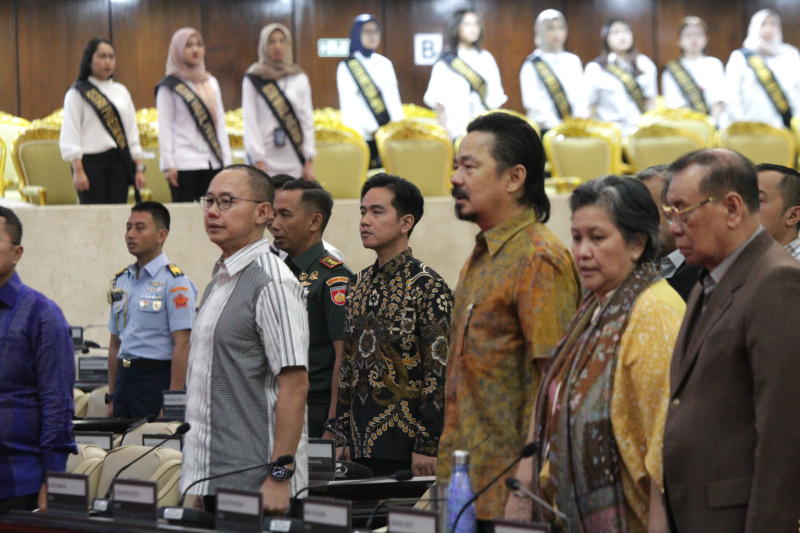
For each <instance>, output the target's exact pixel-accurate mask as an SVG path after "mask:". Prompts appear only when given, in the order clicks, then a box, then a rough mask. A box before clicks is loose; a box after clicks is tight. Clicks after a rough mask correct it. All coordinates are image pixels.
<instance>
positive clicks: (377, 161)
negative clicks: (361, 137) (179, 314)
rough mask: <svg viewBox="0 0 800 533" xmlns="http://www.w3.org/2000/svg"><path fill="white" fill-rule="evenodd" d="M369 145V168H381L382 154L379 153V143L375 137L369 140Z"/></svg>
mask: <svg viewBox="0 0 800 533" xmlns="http://www.w3.org/2000/svg"><path fill="white" fill-rule="evenodd" d="M367 146H368V147H369V168H381V167H382V166H383V162H382V161H381V154H380V153H378V143H377V142H376V141H375V140H374V139H373V140H371V141H367Z"/></svg>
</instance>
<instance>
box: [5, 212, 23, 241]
mask: <svg viewBox="0 0 800 533" xmlns="http://www.w3.org/2000/svg"><path fill="white" fill-rule="evenodd" d="M0 217H3V218H4V219H5V220H6V223H5V228H6V233H8V236H9V237H10V238H11V244H16V245H20V244H22V222H20V221H19V217H18V216H17V214H16V213H15V212H14V211H12V210H11V209H9V208H7V207H3V206H2V205H0Z"/></svg>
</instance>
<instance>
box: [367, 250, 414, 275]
mask: <svg viewBox="0 0 800 533" xmlns="http://www.w3.org/2000/svg"><path fill="white" fill-rule="evenodd" d="M413 258H414V254H413V253H412V252H411V248H406V249H405V250H404V251H402V252H400V253H399V254H397V255H396V256H394V257H393V258H392V259H390V260H389V261H387V262H386V264H385V265H383V266H382V267H380V266H378V260H377V259H376V260H375V263H373V267H372V268H373V270H374V271H375V272H389V273H390V274H394V273H395V272H397V271H398V270H400V268H402V266H403V265H405V264H406V263H408V262H409V261H410V260H411V259H413Z"/></svg>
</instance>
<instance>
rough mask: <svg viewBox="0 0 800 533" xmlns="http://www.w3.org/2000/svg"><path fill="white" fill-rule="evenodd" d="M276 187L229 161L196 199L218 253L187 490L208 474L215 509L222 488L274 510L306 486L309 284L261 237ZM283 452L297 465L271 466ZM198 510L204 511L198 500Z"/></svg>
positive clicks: (203, 314) (193, 357) (196, 365)
mask: <svg viewBox="0 0 800 533" xmlns="http://www.w3.org/2000/svg"><path fill="white" fill-rule="evenodd" d="M274 196H275V191H274V189H273V187H272V184H271V183H270V181H269V178H268V177H267V175H266V174H265V173H264V172H262V171H260V170H258V169H257V168H255V167H251V166H248V165H231V166H228V167H226V168H225V169H224V170H223V171H222V172H220V173H219V174H217V175H216V176H215V177H214V179H213V180H212V181H211V185H210V186H209V188H208V193H207V195H206V196H204V197H202V198H200V205H201V206H202V207H203V210H204V221H205V227H206V233H207V234H208V236H209V239H211V242H213V243H214V244H216V245H217V246H219V248H220V249H221V250H222V257H220V258H219V260H218V261H217V264H216V266H215V267H214V277H213V279H212V280H211V283H209V285H208V287H207V288H206V291H205V294H204V295H203V299H202V301H201V302H200V309H199V311H198V313H197V318H196V320H195V323H194V327H193V329H192V339H191V351H190V355H189V360H190V361H191V365H190V368H189V373H188V376H187V406H186V420H187V422H189V423H190V424H191V425H192V431H191V432H189V433H188V434H187V438H186V444H185V446H184V449H183V471H182V474H181V490H182V491H183V490H186V488H187V487H188V486H189V485H190V484H191V483H193V482H194V481H197V480H199V479H202V478H206V477H209V476H215V475H218V474H224V473H228V472H232V471H235V470H238V469H242V468H247V467H253V466H257V465H264V467H263V468H257V469H254V470H249V471H246V472H242V473H240V474H236V475H231V476H227V477H221V478H219V479H216V480H211V481H204V482H202V483H199V484H197V485H195V486H194V487H193V489H192V491H191V493H192V494H197V495H204V496H205V497H204V498H203V499H202V502H203V504H202V506H204V507H205V509H206V510H208V511H213V510H214V508H215V506H216V502H215V499H214V497H212V496H209V495H212V494H215V492H216V490H217V489H218V488H231V489H239V490H249V491H258V490H260V491H261V493H262V494H263V495H264V499H263V502H264V510H265V511H266V512H267V513H268V514H275V513H282V512H284V511H285V510H286V509H287V507H288V505H289V496H290V492H291V493H292V494H294V493H296V492H297V490H298V489H300V488H302V487H306V486H307V485H308V481H307V480H308V473H307V469H308V460H307V455H306V442H307V440H308V439H307V430H306V427H305V419H306V395H307V392H308V372H307V370H306V368H307V358H308V319H307V314H306V302H305V297H304V294H303V287H302V286H301V285H300V283H299V282H298V281H297V279H296V278H295V276H294V274H292V272H291V271H290V270H289V268H288V267H287V266H286V265H285V264H284V263H283V262H282V261H280V260H279V259H278V258H277V257H276V256H275V255H274V254H272V253H270V251H269V241H268V240H267V239H264V230H265V229H266V225H267V219H268V218H269V217H270V214H271V211H272V203H273V201H274ZM282 455H293V456H294V457H295V462H294V465H293V466H291V465H288V466H286V467H284V466H278V465H274V466H268V463H271V462H273V461H275V460H276V459H277V458H278V457H280V456H282ZM198 506H199V507H202V506H200V505H198Z"/></svg>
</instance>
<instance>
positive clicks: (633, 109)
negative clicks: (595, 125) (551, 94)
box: [584, 53, 658, 135]
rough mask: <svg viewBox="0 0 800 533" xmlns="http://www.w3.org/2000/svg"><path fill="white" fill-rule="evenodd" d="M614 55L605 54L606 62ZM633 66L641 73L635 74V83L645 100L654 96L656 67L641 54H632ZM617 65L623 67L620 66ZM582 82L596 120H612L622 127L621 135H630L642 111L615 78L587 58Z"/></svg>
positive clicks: (656, 86)
mask: <svg viewBox="0 0 800 533" xmlns="http://www.w3.org/2000/svg"><path fill="white" fill-rule="evenodd" d="M616 57H617V55H616V54H614V53H611V54H609V55H608V62H609V63H612V62H614V60H615V59H616ZM636 66H637V67H639V70H640V71H641V74H639V75H638V76H636V82H637V83H638V84H639V87H641V88H642V94H643V95H644V98H645V100H646V99H648V98H655V97H657V96H658V82H657V80H656V76H657V74H658V69H656V66H655V65H654V64H653V62H652V61H651V60H650V58H649V57H647V56H645V55H644V54H637V55H636ZM620 67H622V68H625V67H624V66H623V65H620ZM584 82H585V84H586V89H587V91H588V92H589V105H590V106H591V107H593V108H594V113H595V116H596V117H597V119H598V120H602V121H603V122H616V123H617V124H619V126H620V128H621V130H622V135H628V134H630V133H631V131H632V130H633V129H634V128H635V127H636V124H637V121H638V119H639V117H640V116H641V115H642V112H641V111H640V110H639V106H637V105H636V102H635V101H634V100H633V98H632V97H631V96H630V95H629V94H628V90H627V89H626V88H625V85H624V84H623V83H622V82H621V81H620V80H619V78H617V77H616V76H614V75H613V74H611V73H610V72H609V71H608V70H606V69H605V68H603V67H602V66H600V63H597V62H596V61H591V62H589V63H588V64H587V65H586V71H585V73H584Z"/></svg>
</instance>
